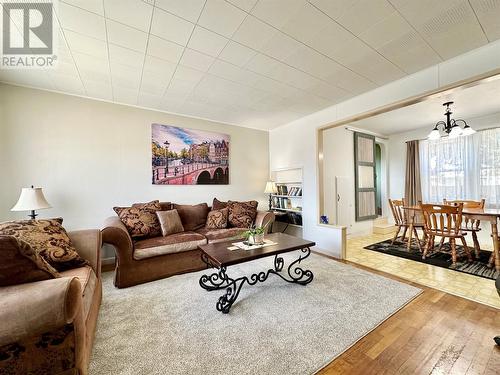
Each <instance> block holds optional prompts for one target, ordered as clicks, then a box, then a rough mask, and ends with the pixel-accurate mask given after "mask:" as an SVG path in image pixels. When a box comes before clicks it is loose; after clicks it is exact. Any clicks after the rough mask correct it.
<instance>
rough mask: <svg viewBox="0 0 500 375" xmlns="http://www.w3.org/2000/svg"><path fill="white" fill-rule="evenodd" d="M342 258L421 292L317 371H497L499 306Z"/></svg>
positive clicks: (499, 369) (499, 370)
mask: <svg viewBox="0 0 500 375" xmlns="http://www.w3.org/2000/svg"><path fill="white" fill-rule="evenodd" d="M344 263H348V264H351V265H353V266H355V267H358V268H362V269H366V270H369V271H370V272H374V273H377V274H380V275H383V276H386V277H390V278H392V279H395V280H399V281H401V282H404V283H407V284H410V285H414V286H417V287H419V288H421V289H423V290H424V292H423V293H422V294H421V295H420V296H418V297H417V298H416V299H414V300H413V301H412V302H410V303H409V304H408V305H407V306H405V307H404V308H403V309H401V310H400V311H399V312H397V313H396V314H394V315H393V316H392V317H391V318H389V319H388V320H386V321H385V322H384V323H382V324H381V325H380V326H379V327H377V328H376V329H375V330H374V331H372V332H371V333H370V334H368V335H367V336H365V337H364V338H362V339H361V340H360V341H359V342H357V343H356V344H355V345H354V346H353V347H351V348H350V349H349V350H347V351H346V352H345V353H343V354H342V355H341V356H339V357H338V358H337V359H335V360H334V361H333V362H331V363H330V364H329V365H328V366H326V367H325V368H323V369H322V370H321V371H320V372H319V373H318V374H320V375H331V374H492V375H493V374H500V347H498V346H496V345H495V343H494V341H493V337H494V336H496V335H500V310H497V309H495V308H493V307H489V306H486V305H482V304H479V303H476V302H472V301H470V300H467V299H464V298H460V297H456V296H453V295H451V294H448V293H445V292H442V291H439V290H436V289H432V288H428V287H425V286H422V285H420V284H416V283H412V282H408V281H406V280H403V279H400V278H398V277H396V276H393V275H390V274H387V273H384V272H380V271H375V270H373V269H369V268H367V267H363V266H360V265H357V264H354V263H351V262H347V261H346V262H344Z"/></svg>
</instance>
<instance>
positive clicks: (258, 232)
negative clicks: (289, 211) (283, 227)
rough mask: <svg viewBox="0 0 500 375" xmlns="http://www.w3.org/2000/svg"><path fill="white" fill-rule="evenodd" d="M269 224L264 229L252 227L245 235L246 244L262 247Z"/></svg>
mask: <svg viewBox="0 0 500 375" xmlns="http://www.w3.org/2000/svg"><path fill="white" fill-rule="evenodd" d="M268 224H269V223H267V224H266V225H264V226H263V227H256V226H255V225H252V226H251V227H250V228H249V229H248V230H247V231H246V232H244V233H243V237H244V238H245V242H246V243H247V244H248V245H262V244H263V243H264V234H265V233H266V229H267V226H268Z"/></svg>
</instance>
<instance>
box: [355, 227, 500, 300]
mask: <svg viewBox="0 0 500 375" xmlns="http://www.w3.org/2000/svg"><path fill="white" fill-rule="evenodd" d="M392 236H393V234H384V235H382V234H369V235H363V236H356V237H352V238H348V239H347V249H346V260H348V261H350V262H353V263H357V264H361V265H363V266H366V267H369V268H372V269H375V270H379V271H383V272H387V273H390V274H392V275H395V276H398V277H401V278H403V279H406V280H410V281H413V282H417V283H420V284H423V285H426V286H429V287H432V288H435V289H439V290H442V291H444V292H447V293H450V294H454V295H457V296H460V297H465V298H468V299H470V300H473V301H476V302H480V303H484V304H486V305H489V306H492V307H496V308H499V309H500V297H499V296H498V294H497V290H496V287H495V281H494V280H488V279H485V278H482V277H478V276H473V275H469V274H466V273H462V272H457V271H453V270H449V269H446V268H441V267H436V266H433V265H430V264H425V263H420V262H415V261H413V260H409V259H404V258H400V257H395V256H392V255H388V254H382V253H379V252H375V251H371V250H366V249H364V247H365V246H367V245H370V244H374V243H376V242H381V241H384V240H387V239H390V238H392ZM480 241H481V239H480ZM491 247H492V246H491V245H489V244H488V243H483V242H482V241H481V248H482V249H485V250H489V249H491Z"/></svg>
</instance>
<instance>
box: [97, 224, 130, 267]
mask: <svg viewBox="0 0 500 375" xmlns="http://www.w3.org/2000/svg"><path fill="white" fill-rule="evenodd" d="M101 233H102V242H104V243H107V244H110V245H113V246H114V248H115V252H116V256H117V258H118V262H121V263H124V262H128V261H131V260H132V255H133V251H134V244H133V242H132V237H130V234H129V233H128V231H127V228H125V225H123V223H122V222H121V220H120V218H119V217H117V216H112V217H109V218H107V219H106V220H105V221H104V227H103V229H102V230H101Z"/></svg>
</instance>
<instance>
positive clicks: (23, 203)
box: [11, 185, 52, 220]
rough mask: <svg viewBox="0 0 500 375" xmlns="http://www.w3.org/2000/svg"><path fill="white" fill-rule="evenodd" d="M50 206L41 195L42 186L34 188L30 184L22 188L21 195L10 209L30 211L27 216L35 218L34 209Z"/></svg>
mask: <svg viewBox="0 0 500 375" xmlns="http://www.w3.org/2000/svg"><path fill="white" fill-rule="evenodd" d="M51 207H52V206H51V205H50V204H49V202H47V200H46V199H45V197H44V196H43V192H42V188H36V187H33V185H31V187H30V188H23V189H22V190H21V195H20V196H19V200H18V201H17V203H16V205H15V206H14V207H12V209H11V211H31V214H29V215H28V216H29V217H30V218H31V219H32V220H35V218H36V216H37V214H36V213H35V210H43V209H45V208H51Z"/></svg>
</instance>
